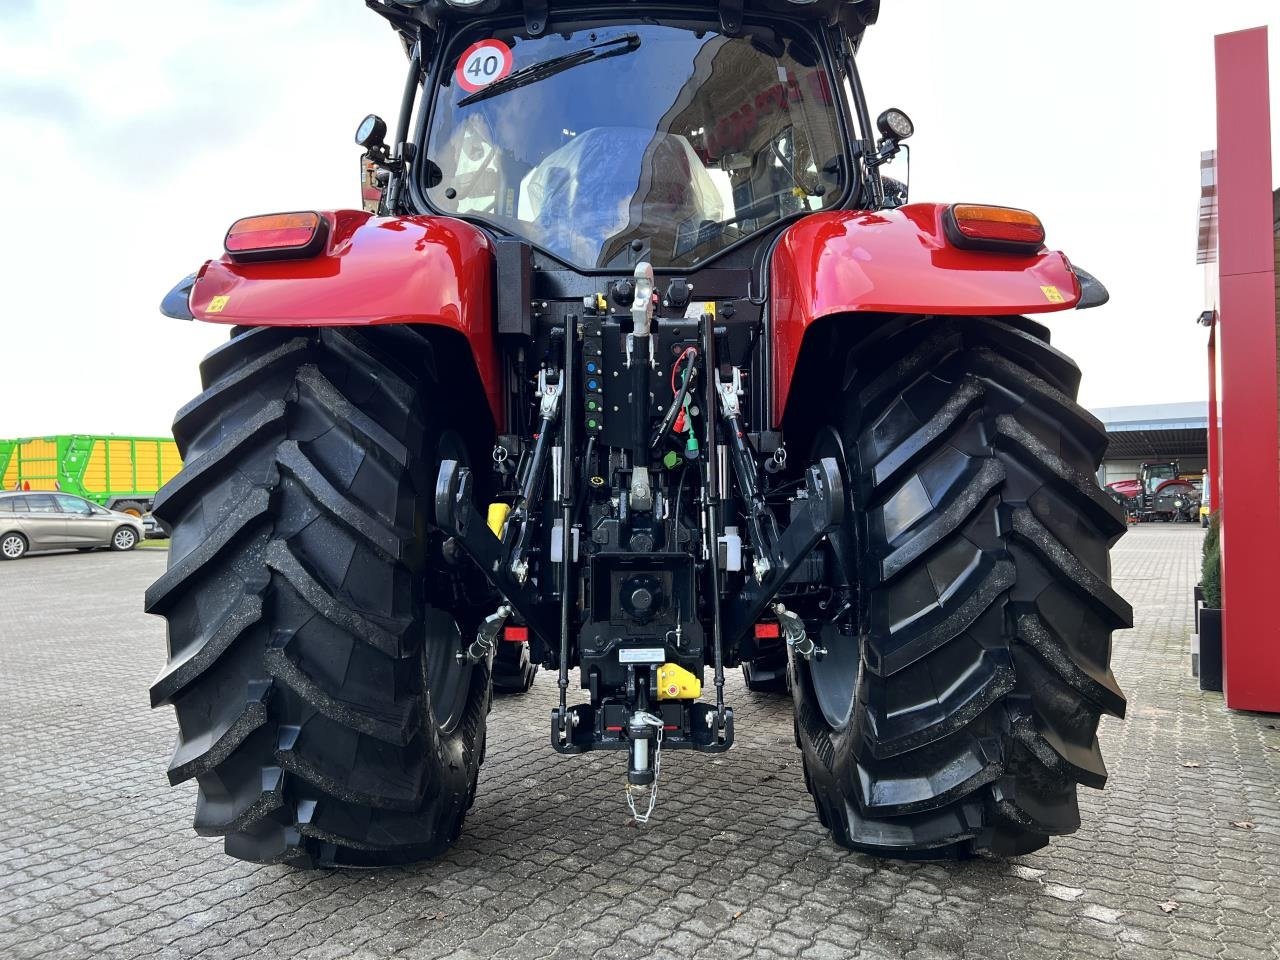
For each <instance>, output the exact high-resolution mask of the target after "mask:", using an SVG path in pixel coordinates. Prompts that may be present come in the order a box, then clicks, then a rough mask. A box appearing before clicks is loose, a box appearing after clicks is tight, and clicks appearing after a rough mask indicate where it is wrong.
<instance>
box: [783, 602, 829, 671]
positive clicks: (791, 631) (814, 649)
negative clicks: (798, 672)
mask: <svg viewBox="0 0 1280 960" xmlns="http://www.w3.org/2000/svg"><path fill="white" fill-rule="evenodd" d="M773 612H774V613H776V614H777V615H778V623H779V624H780V625H781V626H782V636H783V638H784V639H785V640H786V641H787V646H788V647H790V648H791V649H792V650H794V651H795V652H796V655H797V656H800V657H804V659H806V660H812V659H813V658H814V657H815V656H816V657H823V656H826V653H827V651H826V650H824V649H823V648H822V647H820V646H818V645H817V644H816V643H814V642H813V638H812V637H810V636H809V634H808V632H807V631H806V630H805V628H804V621H803V620H801V619H800V617H799V615H798V614H796V613H794V612H793V611H791V610H788V609H787V608H786V607H785V606H783V605H782V604H781V603H775V604H774V605H773Z"/></svg>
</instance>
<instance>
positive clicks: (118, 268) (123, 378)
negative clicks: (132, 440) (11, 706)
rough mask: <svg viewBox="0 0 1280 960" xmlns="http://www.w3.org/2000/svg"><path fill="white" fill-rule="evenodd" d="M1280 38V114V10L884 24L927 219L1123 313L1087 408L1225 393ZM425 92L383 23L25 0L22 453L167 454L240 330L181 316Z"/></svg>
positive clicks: (3, 141) (14, 5)
mask: <svg viewBox="0 0 1280 960" xmlns="http://www.w3.org/2000/svg"><path fill="white" fill-rule="evenodd" d="M553 2H554V0H553ZM1193 11H1194V12H1193ZM1268 20H1270V24H1269V25H1270V26H1271V28H1272V44H1273V48H1272V58H1271V61H1272V90H1273V94H1274V95H1275V96H1276V97H1277V98H1280V39H1277V37H1280V13H1278V12H1277V4H1276V3H1275V0H1220V2H1218V3H1216V4H1205V5H1201V4H1195V5H1186V6H1181V5H1164V4H1160V5H1157V4H1152V3H1149V2H1147V3H1139V2H1137V0H1107V2H1098V0H1077V2H1072V3H1065V4H1063V3H1056V4H1048V3H1032V2H1027V0H969V2H957V0H884V2H883V13H882V15H881V22H880V23H879V24H878V25H877V26H876V27H874V28H872V30H871V31H870V32H869V33H868V36H867V39H866V42H865V44H864V48H863V55H862V58H861V69H862V74H863V82H864V84H865V86H866V88H867V91H868V96H869V98H870V100H871V106H872V109H873V113H874V112H878V111H879V110H881V109H883V108H884V107H887V106H898V107H902V108H903V109H905V110H906V111H907V112H908V113H909V114H910V115H911V116H912V118H913V119H914V121H915V125H916V130H917V134H916V137H915V139H914V140H913V141H912V155H911V194H912V199H914V200H939V201H947V202H951V201H980V202H994V203H1003V204H1009V205H1013V206H1025V207H1028V208H1030V209H1032V210H1034V211H1036V212H1037V213H1038V214H1040V216H1041V218H1042V219H1043V220H1044V223H1045V225H1046V228H1047V230H1048V234H1049V243H1050V245H1051V246H1054V247H1058V248H1060V249H1062V250H1064V251H1065V252H1066V253H1067V254H1068V256H1070V257H1071V259H1072V260H1073V261H1074V262H1076V263H1078V264H1080V265H1081V266H1082V267H1084V268H1086V269H1088V270H1089V271H1091V272H1092V273H1094V274H1095V275H1096V276H1097V277H1099V278H1100V279H1101V280H1102V281H1103V282H1104V283H1105V284H1106V285H1107V286H1108V287H1109V288H1110V290H1111V293H1112V300H1111V303H1110V304H1109V305H1108V306H1106V307H1102V308H1100V309H1097V310H1090V311H1085V312H1081V313H1075V312H1068V313H1065V314H1057V315H1055V316H1054V317H1053V319H1051V320H1050V321H1049V322H1050V326H1051V327H1052V329H1053V333H1054V342H1055V343H1056V344H1057V345H1058V346H1059V347H1060V348H1062V349H1063V350H1065V351H1066V352H1068V353H1069V354H1071V355H1073V356H1074V357H1075V358H1076V360H1077V361H1078V362H1079V364H1080V366H1081V367H1082V368H1083V370H1084V374H1085V376H1084V386H1083V391H1082V400H1083V401H1084V403H1085V404H1086V405H1089V406H1103V405H1111V404H1125V403H1148V402H1161V401H1177V400H1196V399H1201V398H1203V397H1204V396H1205V395H1206V386H1205V382H1206V381H1205V374H1204V333H1203V331H1202V330H1201V329H1200V328H1198V327H1196V326H1195V324H1194V319H1195V317H1196V315H1197V314H1198V313H1199V311H1200V310H1201V307H1202V303H1203V297H1204V292H1203V280H1202V274H1201V271H1200V268H1199V267H1197V266H1196V263H1195V241H1196V205H1197V200H1198V197H1199V157H1200V151H1201V150H1202V149H1204V148H1207V147H1211V146H1212V144H1213V140H1214V133H1213V130H1214V112H1213V73H1212V69H1213V35H1214V33H1216V32H1221V31H1225V30H1235V29H1241V28H1244V27H1250V26H1257V25H1261V24H1267V23H1268ZM403 77H404V59H403V55H402V54H401V52H400V48H399V46H398V44H397V43H396V42H395V40H394V35H393V33H392V31H391V30H390V28H389V27H387V26H386V25H385V24H384V23H383V21H382V20H381V19H380V18H378V17H377V16H375V15H374V14H372V13H370V12H369V11H368V10H366V9H365V7H364V4H363V3H362V2H360V0H276V2H264V0H204V2H201V0H183V2H181V3H147V4H119V3H110V4H109V3H89V2H84V0H61V2H60V0H25V2H24V0H0V209H2V210H3V214H4V216H3V224H4V229H3V230H0V264H3V267H2V268H0V276H2V277H3V295H2V296H0V305H2V309H3V321H0V323H2V329H3V336H2V337H0V437H6V436H8V437H12V436H30V435H39V434H44V433H63V432H66V433H70V432H88V433H98V432H104V433H110V432H114V433H123V434H153V433H154V434H163V433H166V432H167V431H168V427H169V424H170V421H171V419H172V415H173V412H174V411H175V410H176V409H177V408H178V407H179V406H180V405H181V404H182V403H184V402H185V401H186V400H187V399H188V398H189V397H190V396H192V395H193V394H194V393H196V392H197V391H198V389H199V383H198V379H197V372H196V367H197V364H198V362H199V359H200V357H201V356H202V355H203V354H204V353H206V352H207V351H208V350H210V349H212V348H213V347H214V346H216V345H217V344H218V343H220V342H221V341H222V340H223V339H224V338H225V336H226V328H224V327H219V326H216V325H206V324H201V323H186V322H183V321H178V320H170V319H167V318H165V317H162V316H160V314H159V313H158V312H157V310H156V305H157V304H158V302H159V300H160V298H161V296H162V295H163V294H164V293H165V292H166V291H167V290H168V289H169V288H170V287H171V286H172V285H173V284H174V283H175V282H176V281H177V280H179V279H181V278H182V277H183V276H185V275H186V274H188V273H190V272H192V271H193V270H194V269H196V268H197V267H199V265H200V264H201V263H202V262H203V261H204V260H205V259H207V258H209V257H212V256H216V255H217V254H218V253H220V251H221V241H222V235H223V233H224V232H225V231H226V228H227V226H228V225H229V224H230V223H231V221H232V220H234V219H236V218H237V217H240V216H245V215H248V214H253V213H263V212H270V211H273V210H290V209H298V208H332V207H343V206H346V207H352V206H357V205H358V202H359V192H358V185H357V163H358V153H359V151H358V149H357V148H356V147H355V146H354V145H353V144H352V143H351V135H352V132H353V130H354V129H355V125H356V123H357V122H358V120H359V119H360V117H361V116H363V115H364V114H365V113H367V112H370V111H375V112H378V113H380V114H382V115H383V116H384V117H387V118H388V119H389V120H392V119H393V118H394V115H395V112H396V107H397V104H398V102H399V94H400V86H401V84H402V82H403ZM1272 134H1273V142H1274V143H1275V146H1273V155H1274V157H1276V158H1277V159H1280V123H1273V130H1272ZM1277 181H1278V182H1280V177H1277Z"/></svg>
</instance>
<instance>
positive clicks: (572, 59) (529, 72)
mask: <svg viewBox="0 0 1280 960" xmlns="http://www.w3.org/2000/svg"><path fill="white" fill-rule="evenodd" d="M639 46H640V36H639V34H635V33H624V34H623V35H622V36H620V37H614V38H613V39H611V40H602V41H600V42H599V43H593V44H591V46H589V47H583V48H582V49H580V50H575V51H573V53H565V54H561V55H560V56H558V57H552V58H551V59H550V60H543V61H542V62H541V63H531V64H529V66H527V67H521V68H520V69H519V70H517V71H516V72H515V73H509V74H507V75H506V76H505V77H503V78H502V79H501V80H496V81H494V82H493V83H491V84H489V85H488V86H487V87H482V88H481V89H479V90H477V91H476V92H475V93H470V94H467V96H465V97H463V98H462V99H461V100H459V101H458V106H460V107H465V106H467V105H468V104H472V103H478V102H479V101H481V100H487V99H488V98H489V97H496V96H497V95H498V94H500V93H506V92H507V91H508V90H514V89H516V88H517V87H524V86H528V85H529V84H531V83H537V82H538V81H539V80H545V79H546V78H547V77H552V76H555V75H556V74H557V73H561V72H563V71H565V70H568V69H570V68H571V67H576V66H577V65H578V64H580V63H590V62H591V61H592V60H602V59H604V58H605V57H616V56H617V55H618V54H620V53H630V52H631V51H632V50H635V49H636V48H638V47H639Z"/></svg>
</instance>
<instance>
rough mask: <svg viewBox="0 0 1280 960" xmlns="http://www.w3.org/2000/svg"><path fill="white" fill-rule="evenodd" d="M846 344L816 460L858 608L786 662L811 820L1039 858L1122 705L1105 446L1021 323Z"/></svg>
mask: <svg viewBox="0 0 1280 960" xmlns="http://www.w3.org/2000/svg"><path fill="white" fill-rule="evenodd" d="M846 353H847V356H846V357H845V358H844V360H845V363H844V364H843V366H841V367H840V368H839V369H836V370H834V371H832V375H833V377H834V378H835V380H834V382H836V383H838V384H843V390H842V393H841V396H840V399H839V403H838V406H837V409H838V411H839V413H838V416H837V418H836V421H835V423H834V424H833V425H832V428H831V429H829V430H827V431H825V432H824V433H822V434H820V436H819V438H818V441H817V443H816V450H815V452H816V454H817V455H818V456H836V457H838V458H840V459H841V460H842V461H843V463H844V467H845V471H846V474H847V477H848V481H849V483H848V488H849V495H850V498H851V501H852V504H851V506H852V509H850V510H848V511H847V512H846V515H847V516H848V517H850V520H849V521H848V522H847V523H846V525H845V526H844V527H843V528H842V529H841V530H839V531H837V532H836V533H835V534H833V535H832V536H831V537H830V538H829V539H830V556H829V560H830V561H831V562H830V563H829V564H828V568H829V569H830V570H831V571H832V573H831V577H832V583H831V585H832V587H833V588H834V589H835V591H836V593H837V594H838V595H841V596H843V597H845V598H846V599H847V600H848V601H849V605H848V606H847V608H846V609H847V610H848V611H849V613H848V614H847V615H845V616H844V617H842V618H840V619H837V620H836V621H835V622H831V623H826V624H822V625H821V626H819V625H817V624H814V625H813V626H812V629H815V630H820V632H821V636H822V639H821V646H822V647H824V648H825V649H826V651H827V652H826V654H825V656H823V657H822V658H821V659H815V660H812V661H808V662H806V661H803V660H798V659H797V660H796V661H795V663H794V664H793V668H794V698H795V705H796V715H797V732H798V739H799V741H800V744H801V747H802V749H803V754H804V766H805V779H806V783H807V784H808V787H809V789H810V792H811V793H812V794H813V797H814V801H815V804H816V806H817V810H818V816H819V818H820V819H821V820H822V822H823V823H824V824H825V825H826V826H828V827H829V828H830V829H831V832H832V835H833V837H834V838H835V839H836V841H837V842H838V843H840V844H841V845H843V846H846V847H851V848H853V849H857V850H862V851H866V852H870V853H876V854H881V855H888V856H914V857H927V858H942V857H954V856H965V855H970V854H977V853H983V854H991V855H996V856H1011V855H1016V854H1020V853H1026V852H1029V851H1031V850H1034V849H1036V848H1038V847H1040V846H1043V845H1044V844H1045V843H1046V842H1047V840H1048V837H1049V836H1050V835H1053V834H1064V833H1070V832H1072V831H1074V830H1075V829H1076V828H1077V827H1078V826H1079V810H1078V807H1077V802H1076V787H1077V784H1085V785H1087V786H1091V787H1101V786H1102V785H1103V783H1104V782H1105V780H1106V776H1107V774H1106V768H1105V767H1104V766H1103V762H1102V755H1101V753H1100V751H1099V749H1098V741H1097V737H1096V730H1097V726H1098V719H1099V715H1100V714H1101V713H1110V714H1113V715H1115V716H1122V715H1123V713H1124V708H1125V701H1124V696H1123V695H1122V694H1121V692H1120V689H1119V687H1118V686H1117V684H1116V682H1115V679H1114V677H1113V676H1112V674H1111V671H1110V667H1109V660H1110V652H1111V632H1112V630H1113V629H1117V628H1122V627H1128V626H1130V625H1131V623H1132V613H1131V610H1130V608H1129V605H1128V604H1127V603H1125V601H1124V600H1122V599H1121V598H1120V597H1119V596H1118V595H1117V594H1116V593H1115V592H1114V591H1113V590H1112V589H1111V586H1110V559H1109V554H1108V550H1109V547H1110V546H1111V544H1113V543H1114V542H1115V540H1117V539H1118V538H1119V536H1120V534H1122V533H1123V532H1124V530H1125V526H1126V525H1125V521H1124V513H1123V510H1122V509H1121V508H1120V507H1119V506H1118V505H1117V504H1116V502H1115V501H1114V500H1113V499H1112V498H1111V497H1109V496H1108V495H1107V494H1105V493H1103V492H1102V490H1101V489H1099V487H1098V485H1097V483H1096V482H1095V480H1094V475H1095V473H1096V470H1097V467H1098V464H1099V461H1100V459H1101V455H1102V452H1103V450H1104V448H1105V447H1106V442H1107V440H1106V434H1105V432H1104V430H1103V428H1102V425H1101V424H1100V423H1098V421H1097V420H1095V419H1094V418H1093V417H1092V416H1090V415H1089V414H1088V413H1087V412H1086V411H1085V410H1083V409H1082V408H1081V407H1080V406H1078V405H1077V404H1076V403H1075V400H1074V397H1075V394H1076V390H1077V387H1078V385H1079V372H1078V370H1077V369H1076V367H1075V366H1074V364H1072V363H1071V361H1070V360H1068V359H1067V358H1066V357H1064V356H1063V355H1061V354H1060V353H1058V352H1057V351H1056V350H1054V349H1052V348H1051V347H1050V346H1049V344H1048V333H1047V331H1045V330H1044V329H1043V328H1042V327H1040V326H1039V325H1037V324H1033V323H1031V322H1029V321H1026V320H1022V319H1020V318H1010V319H999V320H997V319H990V318H963V319H939V318H916V319H903V320H900V321H898V322H896V323H894V324H890V325H887V326H886V328H885V329H884V330H882V331H880V332H878V333H877V334H876V335H875V336H873V337H871V338H868V339H867V340H865V341H863V342H861V343H859V344H857V345H854V346H852V347H851V348H849V349H847V351H846ZM839 606H840V605H837V608H839ZM814 616H815V619H816V618H817V617H819V616H820V614H818V613H817V612H815V613H814Z"/></svg>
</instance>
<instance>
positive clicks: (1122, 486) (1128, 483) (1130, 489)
mask: <svg viewBox="0 0 1280 960" xmlns="http://www.w3.org/2000/svg"><path fill="white" fill-rule="evenodd" d="M1107 489H1108V490H1114V491H1115V492H1116V493H1118V494H1120V496H1122V497H1124V498H1125V499H1126V500H1132V499H1133V498H1134V497H1136V496H1137V495H1138V494H1140V493H1141V492H1142V481H1141V480H1116V481H1115V482H1113V483H1108V484H1107Z"/></svg>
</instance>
